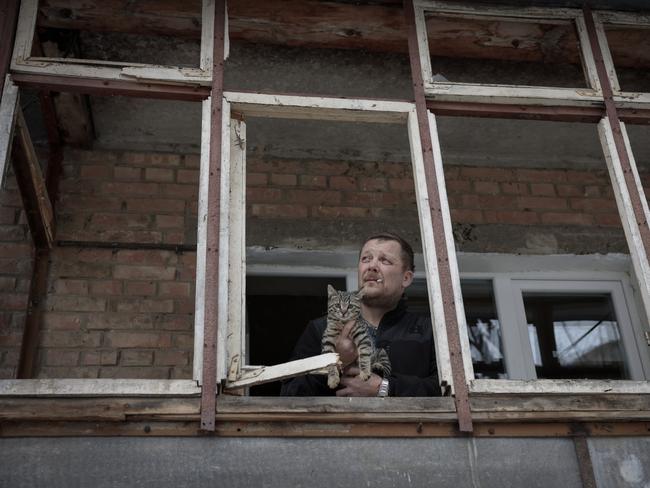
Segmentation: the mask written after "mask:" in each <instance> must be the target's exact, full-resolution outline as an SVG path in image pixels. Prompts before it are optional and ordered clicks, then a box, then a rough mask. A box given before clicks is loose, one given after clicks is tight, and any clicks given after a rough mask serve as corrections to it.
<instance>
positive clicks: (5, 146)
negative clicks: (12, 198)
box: [0, 75, 18, 187]
mask: <svg viewBox="0 0 650 488" xmlns="http://www.w3.org/2000/svg"><path fill="white" fill-rule="evenodd" d="M17 107H18V87H17V86H16V85H14V84H13V82H12V81H11V77H10V76H9V75H7V76H6V78H5V83H4V89H3V91H2V98H1V99H0V187H1V186H2V183H3V180H4V175H5V168H6V166H7V161H8V160H9V155H10V154H11V146H12V143H13V139H14V138H13V135H14V123H15V120H16V112H17V110H16V109H17Z"/></svg>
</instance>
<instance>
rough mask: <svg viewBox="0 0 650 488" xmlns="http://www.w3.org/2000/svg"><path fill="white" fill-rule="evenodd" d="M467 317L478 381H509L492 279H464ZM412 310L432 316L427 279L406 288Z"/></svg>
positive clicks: (414, 282)
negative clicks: (492, 379) (500, 379)
mask: <svg viewBox="0 0 650 488" xmlns="http://www.w3.org/2000/svg"><path fill="white" fill-rule="evenodd" d="M460 286H461V291H462V294H463V303H464V304H465V318H466V321H467V332H468V336H469V343H470V350H471V354H472V364H473V365H474V377H475V378H506V377H507V375H506V372H505V365H504V359H503V346H502V343H501V326H500V324H499V318H498V316H497V310H496V306H495V304H494V291H493V287H492V281H491V280H461V284H460ZM406 293H407V296H408V301H409V310H411V311H415V312H418V313H426V314H428V313H429V300H428V298H427V286H426V282H425V280H421V279H420V280H414V281H413V284H412V285H411V286H410V287H409V288H408V289H407V292H406Z"/></svg>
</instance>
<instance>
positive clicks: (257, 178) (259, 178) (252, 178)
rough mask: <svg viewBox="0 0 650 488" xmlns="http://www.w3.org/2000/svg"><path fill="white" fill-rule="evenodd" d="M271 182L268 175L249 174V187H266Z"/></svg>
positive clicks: (247, 182) (247, 181)
mask: <svg viewBox="0 0 650 488" xmlns="http://www.w3.org/2000/svg"><path fill="white" fill-rule="evenodd" d="M268 181H269V177H268V175H266V174H265V173H247V174H246V185H248V186H265V185H266V184H267V183H268Z"/></svg>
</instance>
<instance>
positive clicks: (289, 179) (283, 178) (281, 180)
mask: <svg viewBox="0 0 650 488" xmlns="http://www.w3.org/2000/svg"><path fill="white" fill-rule="evenodd" d="M297 184H298V177H297V176H296V175H294V174H277V173H273V174H271V185H277V186H296V185H297Z"/></svg>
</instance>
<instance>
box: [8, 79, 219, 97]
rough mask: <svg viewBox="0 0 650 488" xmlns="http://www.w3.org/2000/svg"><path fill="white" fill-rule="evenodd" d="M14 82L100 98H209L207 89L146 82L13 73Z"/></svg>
mask: <svg viewBox="0 0 650 488" xmlns="http://www.w3.org/2000/svg"><path fill="white" fill-rule="evenodd" d="M11 76H12V79H13V81H14V83H15V84H16V85H18V86H21V87H29V88H36V89H40V90H46V91H53V92H66V93H83V94H85V95H98V96H125V97H138V98H155V99H161V100H181V101H188V102H200V101H202V100H205V99H206V98H208V96H210V88H209V87H206V86H186V85H172V84H164V83H148V82H147V83H145V82H140V81H128V80H101V79H92V78H76V77H72V76H59V75H46V74H26V73H14V74H12V75H11Z"/></svg>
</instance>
